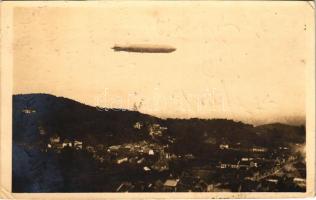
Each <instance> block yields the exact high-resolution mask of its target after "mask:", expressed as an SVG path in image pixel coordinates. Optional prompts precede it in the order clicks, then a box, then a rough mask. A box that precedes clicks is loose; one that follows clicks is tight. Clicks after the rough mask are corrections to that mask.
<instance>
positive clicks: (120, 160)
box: [116, 157, 128, 164]
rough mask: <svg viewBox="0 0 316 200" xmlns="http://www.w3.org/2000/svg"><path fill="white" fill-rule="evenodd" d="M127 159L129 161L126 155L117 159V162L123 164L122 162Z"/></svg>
mask: <svg viewBox="0 0 316 200" xmlns="http://www.w3.org/2000/svg"><path fill="white" fill-rule="evenodd" d="M127 161H128V158H127V157H125V158H121V159H117V161H116V163H117V164H122V163H124V162H127Z"/></svg>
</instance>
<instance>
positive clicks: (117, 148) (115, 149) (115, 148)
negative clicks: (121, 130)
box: [108, 145, 121, 151]
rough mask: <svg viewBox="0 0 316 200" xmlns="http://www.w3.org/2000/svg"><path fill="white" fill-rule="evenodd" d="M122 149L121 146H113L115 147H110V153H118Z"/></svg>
mask: <svg viewBox="0 0 316 200" xmlns="http://www.w3.org/2000/svg"><path fill="white" fill-rule="evenodd" d="M120 148H121V146H120V145H113V146H110V147H109V149H108V150H109V151H117V150H119V149H120Z"/></svg>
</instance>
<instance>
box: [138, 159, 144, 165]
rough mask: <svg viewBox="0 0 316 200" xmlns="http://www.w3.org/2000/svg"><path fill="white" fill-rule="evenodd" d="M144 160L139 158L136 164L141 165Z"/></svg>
mask: <svg viewBox="0 0 316 200" xmlns="http://www.w3.org/2000/svg"><path fill="white" fill-rule="evenodd" d="M144 160H145V158H141V159H139V160H138V161H137V164H141V163H142V162H144Z"/></svg>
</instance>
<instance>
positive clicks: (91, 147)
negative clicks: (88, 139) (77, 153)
mask: <svg viewBox="0 0 316 200" xmlns="http://www.w3.org/2000/svg"><path fill="white" fill-rule="evenodd" d="M86 150H87V151H88V152H90V153H95V149H94V147H93V146H87V147H86Z"/></svg>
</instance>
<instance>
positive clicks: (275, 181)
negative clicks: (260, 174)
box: [267, 178, 279, 184]
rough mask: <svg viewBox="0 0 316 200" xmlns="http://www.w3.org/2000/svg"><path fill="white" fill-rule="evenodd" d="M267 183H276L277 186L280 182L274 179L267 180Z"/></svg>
mask: <svg viewBox="0 0 316 200" xmlns="http://www.w3.org/2000/svg"><path fill="white" fill-rule="evenodd" d="M267 181H268V182H270V183H275V184H277V183H278V182H279V181H278V180H277V179H273V178H270V179H267Z"/></svg>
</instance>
